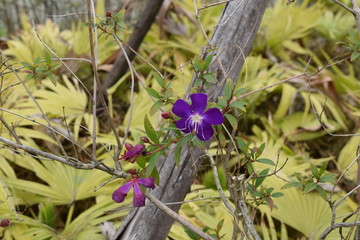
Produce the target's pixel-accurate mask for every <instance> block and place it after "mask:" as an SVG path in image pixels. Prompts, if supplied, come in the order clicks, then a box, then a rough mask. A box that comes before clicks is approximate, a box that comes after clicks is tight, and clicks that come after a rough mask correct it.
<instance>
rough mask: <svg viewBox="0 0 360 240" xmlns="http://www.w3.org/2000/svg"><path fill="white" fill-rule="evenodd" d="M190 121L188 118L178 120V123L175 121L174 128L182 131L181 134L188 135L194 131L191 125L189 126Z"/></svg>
mask: <svg viewBox="0 0 360 240" xmlns="http://www.w3.org/2000/svg"><path fill="white" fill-rule="evenodd" d="M189 121H190V119H188V118H183V119H180V120H178V121H176V123H175V126H176V127H177V128H178V129H180V131H182V132H183V133H189V132H191V131H192V130H194V129H193V128H192V126H191V124H189Z"/></svg>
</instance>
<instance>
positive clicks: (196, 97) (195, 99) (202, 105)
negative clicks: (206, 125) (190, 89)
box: [190, 93, 207, 114]
mask: <svg viewBox="0 0 360 240" xmlns="http://www.w3.org/2000/svg"><path fill="white" fill-rule="evenodd" d="M190 98H191V102H192V108H193V110H194V112H195V113H198V114H201V113H203V112H204V110H205V109H206V106H207V95H206V94H205V93H195V94H191V95H190Z"/></svg>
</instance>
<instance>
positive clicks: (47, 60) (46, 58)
mask: <svg viewBox="0 0 360 240" xmlns="http://www.w3.org/2000/svg"><path fill="white" fill-rule="evenodd" d="M45 62H46V64H47V65H50V64H51V55H50V54H49V53H48V52H46V53H45Z"/></svg>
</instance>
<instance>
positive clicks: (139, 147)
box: [122, 144, 145, 162]
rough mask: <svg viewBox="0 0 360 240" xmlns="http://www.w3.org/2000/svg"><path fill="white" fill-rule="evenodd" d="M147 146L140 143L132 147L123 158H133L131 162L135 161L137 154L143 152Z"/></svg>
mask: <svg viewBox="0 0 360 240" xmlns="http://www.w3.org/2000/svg"><path fill="white" fill-rule="evenodd" d="M144 148H145V146H144V145H140V144H136V146H135V147H133V148H131V149H130V150H129V151H127V152H126V153H125V154H124V155H123V156H122V159H125V160H132V159H133V161H131V162H134V161H135V158H134V157H136V156H138V155H141V152H142V151H143V150H144Z"/></svg>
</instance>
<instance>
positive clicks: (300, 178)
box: [295, 172, 302, 181]
mask: <svg viewBox="0 0 360 240" xmlns="http://www.w3.org/2000/svg"><path fill="white" fill-rule="evenodd" d="M295 177H296V179H297V180H298V181H301V180H302V177H301V175H300V173H297V172H296V173H295Z"/></svg>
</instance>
